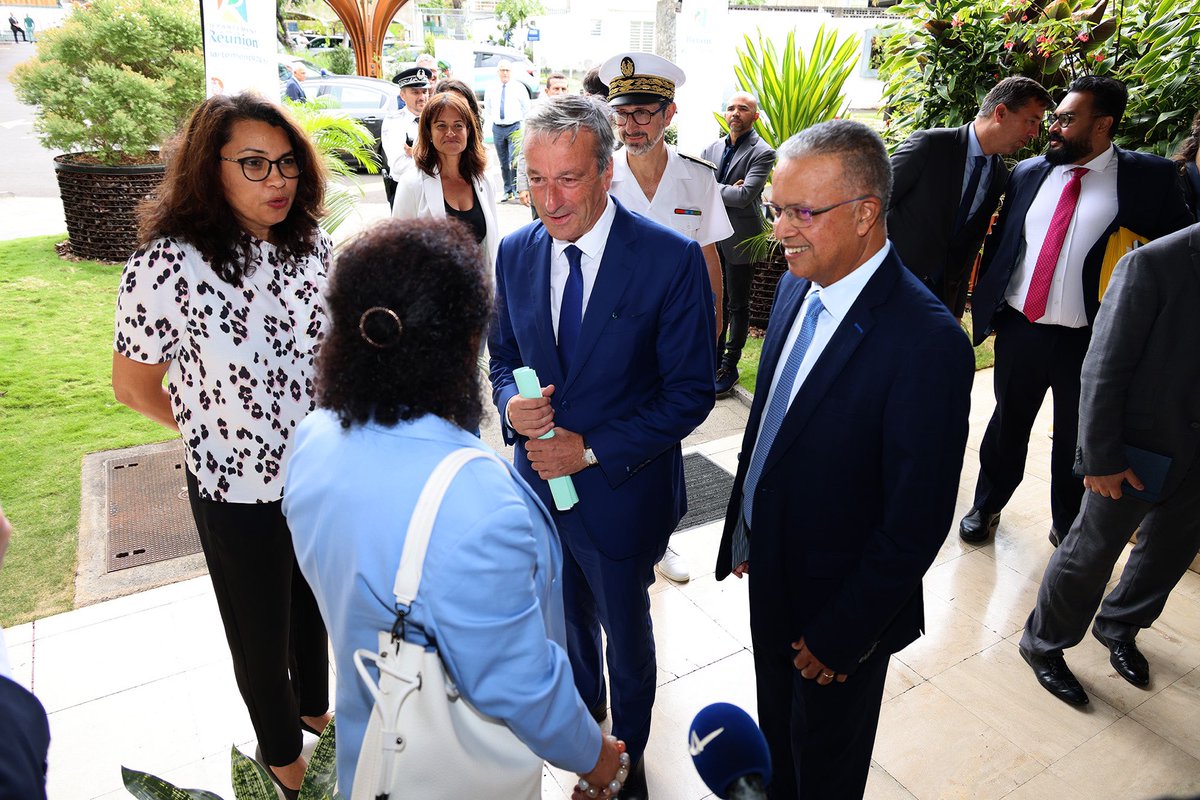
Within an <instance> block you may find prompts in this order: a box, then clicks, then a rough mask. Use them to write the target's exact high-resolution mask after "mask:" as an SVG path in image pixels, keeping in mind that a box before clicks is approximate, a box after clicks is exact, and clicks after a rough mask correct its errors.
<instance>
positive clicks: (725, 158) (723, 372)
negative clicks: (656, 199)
mask: <svg viewBox="0 0 1200 800" xmlns="http://www.w3.org/2000/svg"><path fill="white" fill-rule="evenodd" d="M756 120H758V100H757V98H755V97H754V95H752V94H747V93H746V92H735V93H734V94H733V96H732V97H730V98H729V102H728V103H726V104H725V123H726V125H727V126H728V127H729V135H728V136H726V137H724V138H723V139H717V140H716V141H715V142H713V143H712V144H710V145H709V146H708V147H706V148H705V149H704V153H703V154H702V155H703V156H704V158H705V159H707V160H708V161H711V162H712V163H714V164H716V165H717V184H718V189H720V192H721V201H722V202H724V203H725V213H726V214H728V215H729V224H731V225H732V226H733V235H732V236H730V237H729V238H728V239H723V240H722V241H720V242H718V243H717V253H718V255H719V256H720V258H721V274H722V277H723V278H724V281H725V295H724V304H725V313H724V314H723V315H722V316H723V319H724V326H723V328H722V331H721V338H720V340H719V341H718V342H717V360H718V362H719V363H718V364H717V394H725V393H726V392H728V391H730V390H732V389H733V387H734V384H736V383H737V380H738V369H737V365H738V359H740V358H741V357H742V348H743V347H745V346H746V334H747V332H748V331H749V330H750V282H751V279H752V278H753V277H754V264H753V261H754V259H753V257H752V256H751V254H750V251H749V249H748V248H747V247H746V240H747V239H750V238H752V237H754V236H757V235H758V234H760V233H762V231H763V218H762V208H761V203H760V201H761V199H762V191H763V186H765V185H766V182H767V179H768V178H769V177H770V176H771V168H772V167H774V166H775V151H774V150H772V149H771V147H770V145H768V144H767V143H766V142H764V141H763V140H762V139H761V138H759V135H758V134H757V133H756V132H755V131H754V123H755V121H756Z"/></svg>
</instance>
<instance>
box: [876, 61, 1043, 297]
mask: <svg viewBox="0 0 1200 800" xmlns="http://www.w3.org/2000/svg"><path fill="white" fill-rule="evenodd" d="M1053 104H1054V101H1053V99H1052V98H1051V97H1050V93H1049V92H1047V91H1046V90H1045V89H1044V88H1042V85H1041V84H1040V83H1038V82H1037V81H1035V80H1033V79H1031V78H1024V77H1012V78H1005V79H1004V80H1002V81H1000V82H999V83H997V84H996V85H995V86H993V87H992V89H991V91H989V92H988V93H987V97H985V98H983V104H982V105H981V106H980V107H979V114H978V115H977V116H976V117H975V119H974V120H972V121H971V122H968V123H967V124H966V125H961V126H959V127H957V128H933V129H931V130H925V131H917V132H916V133H914V134H913V135H912V136H910V137H908V139H906V140H905V141H904V142H903V143H901V145H900V146H899V147H898V148H896V152H895V153H894V154H893V155H892V170H893V173H894V175H895V185H894V188H893V190H892V200H891V204H890V205H889V206H888V210H887V215H888V219H887V222H888V234H889V235H890V236H891V239H892V244H894V245H895V246H896V251H897V252H898V253H899V255H900V259H901V260H902V261H903V262H904V264H905V266H907V267H908V268H909V269H911V270H912V271H913V272H914V273H915V274H916V276H917V277H918V278H920V279H921V281H922V282H923V283H924V284H925V285H926V286H927V287H928V288H929V290H930V291H931V292H933V294H934V295H935V296H936V297H937V298H938V299H939V300H941V301H942V302H943V303H945V304H946V308H948V309H950V311H951V313H953V314H954V316H956V317H961V316H962V315H963V311H964V310H965V309H966V305H967V287H968V284H969V283H970V280H971V268H972V267H973V266H974V265H975V257H976V256H977V255H978V254H979V247H980V245H981V244H983V237H984V235H985V234H986V233H987V230H988V225H989V223H990V222H991V219H992V214H993V213H994V212H995V211H996V206H997V205H999V203H1000V193H1001V192H1002V191H1003V190H1004V183H1005V181H1006V180H1007V179H1008V168H1007V167H1005V166H1004V159H1002V158H1001V157H1000V156H1002V155H1005V156H1010V155H1012V154H1013V153H1015V152H1017V151H1018V150H1020V149H1021V148H1022V147H1025V146H1026V145H1027V144H1029V143H1030V142H1032V141H1033V140H1034V139H1036V138H1037V136H1038V134H1039V133H1041V130H1042V119H1043V117H1045V115H1046V111H1047V109H1049V108H1050V107H1051V106H1052V105H1053Z"/></svg>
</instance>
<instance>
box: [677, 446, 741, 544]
mask: <svg viewBox="0 0 1200 800" xmlns="http://www.w3.org/2000/svg"><path fill="white" fill-rule="evenodd" d="M683 477H684V480H685V481H686V483H687V499H688V512H687V514H685V515H684V517H683V519H681V520H680V521H679V527H678V528H676V529H675V530H677V531H685V530H687V529H688V528H696V527H699V526H701V525H706V524H708V523H709V522H712V521H713V520H718V519H723V518H724V517H725V509H726V508H727V507H728V506H729V493H730V492H731V491H733V476H732V475H730V474H729V473H728V472H727V471H726V470H725V469H723V468H721V467H720V466H718V465H717V464H716V463H714V462H712V461H710V460H709V459H708V458H707V457H705V456H704V455H703V454H701V453H688V454H687V455H685V456H684V457H683Z"/></svg>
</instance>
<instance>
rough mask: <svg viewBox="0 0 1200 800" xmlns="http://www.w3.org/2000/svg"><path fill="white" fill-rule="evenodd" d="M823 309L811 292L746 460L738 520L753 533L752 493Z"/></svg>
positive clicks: (784, 413) (789, 401) (819, 298)
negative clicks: (741, 518)
mask: <svg viewBox="0 0 1200 800" xmlns="http://www.w3.org/2000/svg"><path fill="white" fill-rule="evenodd" d="M824 308H825V306H824V305H823V304H822V303H821V295H820V294H818V293H815V292H814V293H813V295H812V297H810V298H809V301H808V308H807V310H805V312H804V321H803V322H802V323H801V324H800V335H799V336H797V337H796V342H795V344H793V345H792V352H791V353H789V354H788V357H787V361H785V362H784V364H783V372H782V373H781V374H780V375H779V383H778V384H776V386H775V393H774V394H773V395H771V402H770V404H769V405H768V406H767V410H766V411H765V412H764V413H763V417H762V423H761V425H760V426H759V434H758V443H757V444H756V445H755V446H754V453H753V455H752V456H751V457H750V468H749V469H747V470H746V482H745V484H744V485H743V486H742V516H743V518H744V519H745V520H746V524H747V525H748V526H750V529H751V530H754V517H753V511H754V492H755V490H756V489H757V488H758V479H759V478H760V477H762V470H763V464H765V463H766V461H767V455H768V454H769V453H770V452H771V445H773V444H774V443H775V436H776V435H777V434H778V433H779V427H780V426H781V425H782V424H783V418H784V416H786V415H787V410H788V405H789V404H790V403H791V399H792V384H794V383H795V382H796V373H798V372H799V371H800V365H801V364H802V363H803V362H804V354H805V353H807V352H808V346H809V345H810V344H812V340H813V334H815V333H816V332H817V317H819V316H821V311H822V310H823V309H824Z"/></svg>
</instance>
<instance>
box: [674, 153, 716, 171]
mask: <svg viewBox="0 0 1200 800" xmlns="http://www.w3.org/2000/svg"><path fill="white" fill-rule="evenodd" d="M679 157H680V158H682V159H685V160H687V161H691V162H692V163H693V164H700V165H701V166H704V167H708V168H709V169H711V170H712V171H713V172H716V171H717V165H716V164H714V163H713V162H711V161H709V160H708V159H707V158H701V157H700V156H690V155H688V154H687V153H680V154H679Z"/></svg>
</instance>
